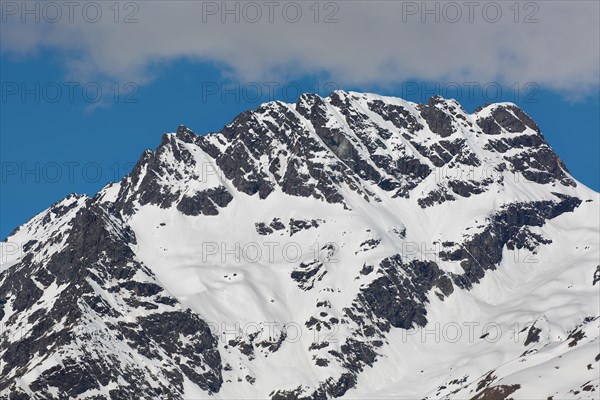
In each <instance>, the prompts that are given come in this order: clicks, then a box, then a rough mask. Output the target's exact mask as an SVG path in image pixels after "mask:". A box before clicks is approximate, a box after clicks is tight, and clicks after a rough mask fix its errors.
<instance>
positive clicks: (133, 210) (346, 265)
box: [0, 91, 600, 399]
mask: <svg viewBox="0 0 600 400" xmlns="http://www.w3.org/2000/svg"><path fill="white" fill-rule="evenodd" d="M599 201H600V199H599V198H598V194H597V193H595V192H594V191H592V190H590V189H588V188H586V187H584V186H583V185H582V184H580V183H578V182H576V181H575V180H574V179H573V178H572V177H571V176H570V174H569V173H568V171H567V169H566V167H565V166H564V165H563V163H562V161H561V160H560V159H559V158H558V157H557V155H556V154H555V153H554V152H553V151H552V149H551V148H550V147H549V146H548V144H547V143H546V141H545V139H544V137H543V135H542V134H541V132H540V130H539V128H538V127H537V125H536V124H535V122H533V121H532V120H531V118H530V117H528V116H527V115H526V114H525V113H524V112H523V111H522V110H520V109H519V108H518V107H516V106H515V105H514V104H509V103H501V104H493V105H488V106H486V107H483V108H481V109H479V110H477V111H476V112H475V113H473V114H468V113H467V112H465V111H464V110H463V109H462V108H461V106H460V105H459V104H458V103H457V102H456V101H454V100H445V99H442V98H440V97H434V98H431V99H430V100H429V102H428V104H415V103H411V102H407V101H404V100H402V99H397V98H390V97H382V96H377V95H373V94H362V93H353V92H350V93H348V92H342V91H336V92H334V93H332V94H331V95H330V96H329V97H327V98H321V97H319V96H316V95H303V96H302V97H301V98H300V99H299V100H298V102H297V103H296V104H284V103H281V102H271V103H267V104H264V105H262V106H261V107H259V108H257V109H256V110H253V111H248V112H245V113H242V114H240V115H239V116H238V117H237V118H236V119H235V120H234V121H232V122H231V123H230V124H228V125H227V126H225V127H224V128H223V130H222V131H220V132H217V133H211V134H208V135H204V136H198V135H196V134H195V133H193V132H192V131H190V130H189V129H188V128H186V127H184V126H181V127H179V129H178V130H177V132H176V133H174V134H167V135H164V136H163V138H162V141H161V144H160V146H159V147H158V148H157V149H156V150H155V151H150V150H147V151H145V152H144V153H143V155H142V156H141V158H140V160H139V161H138V163H137V165H136V166H135V168H134V169H133V171H132V172H131V173H130V174H129V175H128V176H127V177H125V178H124V179H123V180H122V181H120V182H117V183H111V184H109V185H107V186H106V187H105V188H104V189H102V190H101V191H100V192H99V193H98V194H97V195H95V196H94V197H92V198H88V197H85V196H84V197H81V196H75V195H72V196H69V197H67V198H66V199H64V200H63V201H61V202H59V203H57V204H55V205H53V206H52V207H51V208H50V209H48V210H47V211H45V212H43V213H41V214H40V215H38V216H36V217H34V218H33V219H32V220H31V221H30V222H28V223H27V224H25V225H23V226H22V227H20V228H19V229H18V230H16V231H15V232H14V233H13V234H12V235H10V236H9V237H8V238H7V239H6V241H5V242H4V243H3V247H2V249H3V254H2V265H1V267H0V268H1V270H0V273H1V274H0V323H1V324H2V327H3V333H4V334H3V336H2V338H1V339H0V370H1V371H2V374H1V377H0V393H2V394H3V395H6V396H8V395H14V396H18V395H23V396H25V397H27V396H36V397H40V398H50V397H57V396H58V397H60V396H71V397H80V398H91V397H93V396H100V397H101V398H103V397H107V398H123V397H132V396H136V397H143V398H156V397H166V398H189V399H191V398H224V399H229V398H273V399H292V398H315V399H320V398H332V397H342V396H343V397H345V398H386V399H397V398H410V399H413V398H428V399H433V398H457V399H463V398H477V399H485V398H506V397H513V398H527V399H531V398H544V399H546V398H548V397H552V398H554V399H563V398H598V393H599V392H598V391H599V382H600V378H599V371H600V363H599V361H600V342H599V340H600V339H599V336H600V334H599V331H600V326H599V324H600V319H599V316H600V305H599V301H600V294H599V289H600V266H599V258H600V252H599V235H600V227H599V221H600V215H599V211H598V203H599Z"/></svg>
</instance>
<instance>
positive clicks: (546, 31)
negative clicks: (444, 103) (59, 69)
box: [0, 0, 600, 96]
mask: <svg viewBox="0 0 600 400" xmlns="http://www.w3.org/2000/svg"><path fill="white" fill-rule="evenodd" d="M29 3H30V4H31V3H36V2H29ZM246 3H247V2H246ZM486 3H489V2H482V3H478V5H476V6H474V7H475V8H474V9H473V10H474V12H473V14H472V16H473V22H470V21H469V8H468V5H467V4H468V2H466V1H457V2H455V3H452V4H453V5H452V6H447V5H446V4H448V2H445V3H442V2H439V3H436V2H427V7H429V8H433V7H435V4H439V5H438V6H437V7H439V8H438V9H439V10H440V22H439V23H436V22H435V21H434V18H435V16H434V15H432V14H428V15H426V17H427V21H426V22H425V23H423V22H422V21H421V17H422V15H421V13H420V11H421V10H418V11H417V13H416V14H414V15H413V14H411V15H408V13H407V11H413V10H414V7H415V6H416V7H418V8H421V7H422V4H423V3H422V2H420V1H419V2H393V1H375V2H371V1H366V0H365V1H349V2H344V1H338V2H336V3H335V4H337V6H336V7H337V8H338V11H337V13H336V14H335V16H334V18H336V19H337V20H338V22H337V23H322V22H320V23H315V22H314V9H309V7H311V6H313V5H314V3H313V2H297V3H295V4H299V5H300V7H301V9H302V12H303V15H302V18H301V19H300V21H299V22H297V23H290V22H287V21H286V20H285V19H284V16H283V11H282V10H283V7H284V6H285V5H286V4H290V2H279V3H278V4H279V5H278V6H274V7H275V8H274V14H273V16H274V22H273V23H271V22H269V15H268V14H269V13H268V11H269V8H268V7H269V6H268V3H267V2H264V1H257V2H256V3H253V4H258V6H259V7H260V9H261V10H262V13H263V15H262V17H261V18H260V19H259V20H258V22H256V23H249V22H247V21H245V19H246V20H247V19H249V18H253V17H254V15H255V13H254V11H255V10H256V8H252V7H253V6H247V5H246V6H245V5H244V4H245V3H243V2H238V3H236V2H228V3H227V4H228V6H227V7H229V8H233V7H236V6H235V4H239V5H238V6H237V7H239V10H240V23H236V22H235V21H234V16H233V15H226V18H227V21H226V22H225V23H222V22H221V17H222V15H221V12H222V11H223V8H222V7H223V5H222V4H223V3H222V2H220V1H219V2H201V1H197V2H194V1H181V2H179V1H146V2H142V1H140V2H136V3H135V4H137V7H138V8H139V10H138V11H137V12H135V15H134V18H136V19H137V20H138V22H137V23H123V22H122V20H123V18H124V17H125V16H126V15H127V14H129V13H130V12H132V11H135V9H134V8H133V6H131V5H130V6H126V4H127V3H120V7H121V10H120V13H119V20H120V21H119V22H118V23H115V22H114V21H113V19H114V10H111V9H109V8H108V7H109V6H110V5H111V4H113V2H97V3H96V4H99V5H100V6H101V7H102V11H103V15H102V18H100V20H99V21H98V22H96V23H90V22H87V21H85V19H84V18H83V16H82V15H83V12H82V8H83V3H82V5H79V6H78V8H75V10H74V14H73V16H74V17H73V19H74V22H73V23H70V22H69V21H68V16H67V11H68V10H67V9H66V8H65V6H64V5H63V2H62V1H58V2H57V3H56V4H58V5H59V6H60V7H61V8H62V11H63V15H62V17H61V18H60V19H59V21H58V22H56V23H48V22H47V21H46V22H45V21H44V20H48V19H49V18H53V16H54V14H53V13H51V11H53V10H52V9H48V10H46V14H48V13H51V14H48V15H44V10H43V7H44V3H42V2H40V3H39V4H40V5H39V7H40V15H39V17H40V23H36V22H35V21H33V18H34V16H32V15H26V16H25V17H27V22H26V23H22V22H20V18H21V17H22V16H23V15H22V10H17V11H16V13H15V14H14V15H13V12H14V8H11V7H12V6H9V8H6V7H7V6H6V4H16V5H17V7H20V6H21V5H22V3H21V2H2V7H3V10H2V12H3V17H2V18H3V22H2V35H0V37H1V39H0V40H1V47H2V51H3V53H5V54H3V55H6V54H18V55H21V56H22V55H27V54H30V53H32V52H35V51H36V50H38V49H50V50H53V51H55V52H57V54H59V55H60V56H61V57H63V60H64V64H65V67H66V68H67V71H68V72H67V73H68V75H69V76H71V77H74V78H76V79H99V78H100V77H104V78H111V79H119V80H133V81H136V82H138V83H145V82H148V81H149V80H151V79H152V78H153V76H152V72H151V71H152V70H153V66H156V64H157V63H158V64H159V65H160V63H163V62H169V61H172V60H177V59H180V58H189V59H193V60H198V61H209V62H218V63H222V64H223V65H225V66H227V67H228V68H230V69H231V71H233V73H234V74H235V75H236V76H237V79H240V80H246V81H249V80H270V81H272V80H274V79H294V78H298V77H300V76H302V75H303V74H307V73H326V74H328V75H329V76H330V77H331V79H333V80H335V81H336V82H338V83H342V84H352V85H386V84H391V83H399V82H402V81H404V80H407V79H422V80H433V81H457V82H466V81H470V82H471V81H472V82H491V81H499V82H502V83H506V84H508V85H510V84H512V83H513V82H519V83H524V82H536V83H537V84H538V85H540V86H541V87H546V88H550V89H554V90H557V91H560V92H563V93H565V94H567V95H569V96H573V95H576V94H581V93H597V91H598V85H599V84H600V82H599V76H600V59H599V58H600V55H599V51H600V50H599V49H600V21H599V18H600V17H599V15H600V2H597V1H581V2H577V1H539V2H521V3H519V7H518V8H519V15H518V20H519V22H517V23H515V21H514V18H515V9H514V2H496V3H495V4H498V5H500V7H501V10H502V16H501V18H500V20H499V21H498V22H496V23H491V22H488V21H486V18H487V19H488V20H490V19H492V18H493V17H494V16H495V8H494V7H492V6H486ZM454 5H458V6H459V8H460V10H461V12H462V17H461V18H460V19H459V20H458V22H456V23H450V22H448V20H449V19H451V18H454V16H455V11H456V7H454ZM214 6H216V7H217V8H219V9H220V10H218V12H217V14H215V15H212V14H211V15H208V14H207V13H206V11H207V10H212V9H214ZM29 7H30V8H31V7H33V6H29ZM126 7H127V8H126ZM244 7H246V11H247V13H246V14H244V13H243V10H244ZM288 7H291V6H288ZM484 7H488V8H487V9H486V10H487V13H486V14H484V11H483V9H484ZM509 7H513V8H509ZM125 8H126V9H125ZM319 8H320V14H319V19H320V20H322V19H323V18H324V17H325V16H326V15H327V14H329V13H330V12H332V11H334V10H335V8H334V6H332V5H327V3H325V2H321V3H319ZM90 10H91V11H94V10H93V9H88V16H89V15H91V16H94V13H92V12H91V11H90ZM287 10H288V14H287V17H288V18H292V17H294V12H293V11H294V9H293V8H288V9H287ZM203 11H204V13H203ZM444 11H446V13H445V14H444ZM531 13H533V14H534V15H533V16H532V18H534V19H537V22H535V23H524V19H525V18H526V17H527V16H528V15H530V14H531ZM45 17H46V18H45ZM48 17H49V18H48ZM244 17H246V18H244Z"/></svg>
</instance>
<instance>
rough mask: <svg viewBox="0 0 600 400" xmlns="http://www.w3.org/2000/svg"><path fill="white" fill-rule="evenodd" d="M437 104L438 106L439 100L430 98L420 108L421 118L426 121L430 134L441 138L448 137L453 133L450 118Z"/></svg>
mask: <svg viewBox="0 0 600 400" xmlns="http://www.w3.org/2000/svg"><path fill="white" fill-rule="evenodd" d="M438 104H440V101H439V98H437V97H431V98H430V99H429V102H428V104H427V105H422V106H421V107H420V111H421V116H422V117H423V119H425V121H427V125H428V126H429V129H431V131H432V132H434V133H437V134H438V135H440V136H441V137H448V136H450V135H452V134H453V133H454V129H453V127H452V117H451V116H450V115H448V114H447V113H446V112H444V111H443V110H442V109H441V108H440V107H438V106H437V105H438Z"/></svg>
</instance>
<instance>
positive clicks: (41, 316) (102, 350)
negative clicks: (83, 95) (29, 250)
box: [0, 200, 222, 398]
mask: <svg viewBox="0 0 600 400" xmlns="http://www.w3.org/2000/svg"><path fill="white" fill-rule="evenodd" d="M70 225H71V229H70V231H69V232H68V236H67V239H66V244H65V246H64V248H63V249H62V250H60V251H59V252H57V253H54V255H52V257H51V258H50V259H48V260H47V261H43V262H34V261H31V260H29V261H23V262H22V263H21V264H20V265H18V266H16V267H15V268H12V269H10V270H8V271H4V272H2V273H1V274H0V293H2V294H3V299H2V304H3V305H4V304H10V305H11V307H12V309H13V310H19V312H16V313H13V315H12V317H11V318H10V319H9V320H8V321H7V324H6V328H7V330H8V331H10V332H13V333H11V334H10V335H5V336H3V337H2V338H0V356H1V357H2V359H3V361H4V362H5V363H6V364H5V366H4V369H3V370H2V373H1V376H2V378H0V391H1V392H3V393H9V394H10V396H11V398H13V397H18V396H19V395H21V394H22V392H21V391H20V389H19V388H17V386H16V385H15V380H16V379H18V378H20V377H22V376H23V375H24V374H26V373H28V372H30V371H31V369H32V368H35V367H36V365H32V364H31V361H32V360H34V357H36V356H39V355H42V357H43V359H46V358H48V357H50V356H52V355H56V356H58V357H60V358H61V359H62V362H61V363H60V364H57V365H55V366H52V365H50V367H48V368H47V369H45V370H41V373H40V375H39V376H38V377H37V378H36V379H35V380H34V381H33V382H32V384H31V385H30V387H31V389H32V390H34V391H35V392H36V394H37V395H39V396H43V397H46V398H50V397H54V395H51V393H58V396H59V397H65V398H66V397H71V398H73V397H77V396H81V395H83V394H84V393H86V392H87V391H89V390H93V389H101V388H102V387H105V386H108V385H111V384H112V385H117V386H118V389H112V390H111V391H110V395H111V397H112V398H124V397H127V398H132V397H157V396H161V395H165V394H167V395H169V396H171V397H173V398H176V397H180V396H181V394H182V393H183V381H184V377H186V378H187V379H189V380H190V381H192V382H194V383H196V384H197V385H198V386H199V387H201V388H202V389H204V390H205V391H206V392H207V393H209V394H210V393H215V392H218V391H219V389H220V387H221V383H222V378H221V358H220V355H219V353H218V351H217V350H216V345H217V341H216V338H214V337H213V336H212V334H211V332H210V330H209V329H208V326H207V324H206V323H205V322H204V321H203V320H202V319H201V318H200V317H198V316H197V315H195V314H193V313H192V312H191V311H190V310H185V309H183V308H182V307H181V306H180V305H179V302H178V301H177V300H176V299H174V298H173V297H171V296H170V295H169V294H167V293H166V292H165V291H164V289H163V288H162V287H161V286H160V285H159V284H158V283H157V282H156V280H155V278H154V276H153V274H152V273H151V272H150V271H149V270H148V269H147V268H146V267H144V266H143V265H141V264H140V263H139V262H137V261H136V259H135V256H134V254H133V252H132V251H131V249H130V247H129V245H130V244H132V243H135V237H134V235H133V233H132V232H131V231H130V230H129V229H128V228H127V227H126V226H125V225H123V223H122V222H121V221H119V220H118V218H116V217H115V216H114V215H111V214H109V213H108V212H107V211H106V210H105V209H103V208H102V207H101V206H99V205H96V204H94V203H93V201H92V200H89V201H88V203H87V204H86V205H85V207H83V208H82V209H80V211H78V212H77V214H76V216H75V217H74V218H73V219H72V220H71V221H70ZM134 276H138V277H142V276H145V277H146V279H147V281H139V280H133V279H132V278H133V277H134ZM30 277H33V278H30ZM39 277H43V278H42V279H43V280H39V279H40V278H39ZM34 279H35V280H36V282H37V283H34ZM138 279H139V278H138ZM40 284H41V285H43V286H45V287H49V286H50V285H56V286H57V287H61V288H62V289H61V290H60V291H59V292H58V294H56V298H55V300H54V302H52V303H50V304H48V305H47V306H46V308H42V309H39V310H38V311H37V312H33V313H32V312H31V310H32V308H34V303H37V304H44V305H45V304H47V303H46V302H45V301H44V300H42V294H43V291H42V290H40V289H39V288H38V285H40ZM105 299H111V302H114V303H116V304H122V305H121V307H120V308H118V307H117V308H115V307H114V306H113V305H111V304H109V302H107V301H106V300H105ZM165 307H166V308H167V310H166V311H159V310H161V309H163V310H164V308H165ZM134 315H137V316H135V317H134ZM3 317H4V315H3V314H2V316H1V317H0V318H3ZM26 317H27V323H29V324H31V325H32V328H31V330H24V329H23V328H24V326H25V325H24V324H25V320H24V318H26ZM130 321H135V322H130ZM180 338H184V339H183V340H182V339H180ZM115 349H122V350H115ZM119 352H122V356H123V357H122V358H119V356H118V353H119ZM134 354H138V355H139V356H144V357H146V358H147V359H148V360H153V361H151V362H155V363H156V366H155V367H154V368H153V369H151V367H150V365H145V364H143V363H142V364H140V363H137V362H135V361H133V360H132V361H131V362H128V361H125V360H127V359H128V358H129V357H132V355H134ZM183 360H186V361H183ZM118 379H125V381H126V383H124V382H123V381H119V382H118V381H117V380H118Z"/></svg>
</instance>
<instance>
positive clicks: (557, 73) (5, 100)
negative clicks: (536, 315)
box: [0, 1, 600, 238]
mask: <svg viewBox="0 0 600 400" xmlns="http://www.w3.org/2000/svg"><path fill="white" fill-rule="evenodd" d="M129 3H132V2H127V3H120V4H121V6H122V8H123V9H122V10H121V13H120V14H119V16H118V18H119V21H117V22H118V23H117V22H115V21H113V17H114V15H113V14H111V13H110V11H109V10H108V9H107V10H104V11H105V13H104V18H103V19H102V20H100V21H98V22H97V23H96V22H95V23H90V22H89V21H88V20H81V21H78V20H77V16H76V20H75V21H74V23H70V22H69V23H66V22H64V21H58V23H44V21H43V19H44V18H42V21H41V23H40V22H36V21H34V20H32V19H29V20H27V18H29V17H27V18H25V22H23V21H22V19H21V16H20V15H18V12H15V10H4V9H3V10H2V11H3V12H4V14H3V16H2V18H3V19H2V22H1V24H0V28H1V29H2V31H1V33H2V35H0V47H1V48H0V54H1V56H2V57H1V59H0V81H1V83H2V98H1V99H0V158H1V165H2V171H1V172H2V174H1V176H0V179H1V181H0V182H1V190H0V238H4V237H6V236H7V235H8V234H9V233H10V232H11V231H12V229H14V228H15V227H16V226H18V225H20V224H22V223H24V222H26V221H27V220H28V219H29V218H31V217H32V216H33V215H35V214H36V213H38V212H40V211H42V210H44V209H45V208H47V207H48V206H49V205H50V204H51V203H53V202H55V201H58V200H60V199H61V198H63V197H64V196H65V195H67V194H69V193H72V192H76V193H87V194H93V193H95V192H96V191H97V190H98V189H100V188H101V187H102V186H104V185H105V184H106V183H107V182H109V181H112V180H118V179H120V178H121V177H123V176H124V175H125V174H126V173H127V172H128V171H129V170H130V169H131V166H132V165H133V163H135V162H136V161H137V159H138V157H139V156H140V154H141V153H142V151H143V150H144V149H146V148H152V149H153V148H155V147H156V146H157V145H158V143H159V142H160V137H161V134H162V133H165V132H173V131H175V130H176V129H177V127H178V125H179V124H185V125H187V126H188V127H190V128H191V129H193V130H194V131H195V132H197V133H199V134H203V133H207V132H210V131H216V130H219V129H220V128H221V127H223V125H225V124H226V123H228V122H229V121H230V120H231V119H232V118H233V117H235V116H236V115H237V114H238V113H239V112H241V111H243V110H246V109H251V108H255V107H256V106H258V105H259V104H260V103H262V102H264V101H269V100H283V101H287V102H293V101H295V99H296V97H297V95H298V94H299V93H300V92H318V93H320V94H322V95H327V94H328V93H329V92H330V91H331V90H332V89H344V90H356V91H368V92H375V93H380V94H385V95H394V96H399V97H403V98H406V99H408V100H412V101H418V102H424V101H426V100H427V98H428V97H429V96H431V95H433V94H441V95H443V96H445V97H454V98H457V99H458V100H459V102H460V103H461V104H462V105H463V107H464V108H466V109H467V110H468V111H472V110H473V109H474V108H475V107H477V106H480V105H483V104H484V103H486V102H490V101H512V102H515V103H517V104H518V105H519V106H520V107H521V108H522V109H524V110H525V111H526V112H527V113H528V114H529V115H531V116H532V117H533V118H534V120H535V121H536V122H537V123H538V125H540V127H541V128H542V132H543V134H544V135H545V137H546V138H547V140H548V141H549V142H550V144H551V146H552V147H553V148H554V149H555V151H556V152H557V153H558V155H559V156H560V157H561V158H562V159H563V160H564V162H565V163H566V165H567V167H568V168H569V170H570V171H571V173H572V174H573V176H574V177H575V178H576V179H578V180H579V181H581V182H583V183H584V184H585V185H587V186H589V187H591V188H593V189H595V190H597V191H598V190H600V181H599V179H600V178H599V173H598V171H599V167H600V160H599V152H600V142H599V138H600V112H599V109H600V104H599V101H600V100H599V83H600V65H599V64H600V60H599V57H600V55H599V51H600V50H598V49H599V47H600V43H599V41H600V39H599V37H600V27H599V25H600V24H599V22H598V18H599V17H598V15H599V11H600V6H599V4H600V3H598V2H585V1H584V2H578V4H577V6H576V7H575V5H574V4H575V2H561V1H553V2H543V3H539V4H540V5H539V10H538V11H536V14H535V18H536V22H535V23H533V24H526V23H521V22H525V20H524V19H525V18H524V15H526V14H524V12H525V11H527V10H525V9H523V10H521V11H522V13H520V14H519V16H518V19H519V20H518V21H517V20H516V17H515V16H513V15H512V14H511V13H510V10H508V9H506V10H504V14H503V15H504V17H503V19H502V20H501V21H499V22H497V23H489V20H488V18H484V19H481V16H479V15H478V14H476V15H475V21H474V22H470V21H462V20H461V21H458V23H454V22H452V23H450V22H448V21H443V20H442V21H441V23H440V22H436V21H433V20H426V21H425V22H423V21H422V20H421V19H420V17H419V15H413V14H412V13H411V14H410V15H404V14H402V12H403V11H405V10H402V9H401V6H400V4H401V3H402V2H376V3H377V4H378V5H377V6H373V4H375V3H373V2H360V1H353V2H349V3H341V2H336V3H335V4H337V7H338V9H337V11H336V9H326V8H325V7H326V5H327V4H330V3H332V2H326V3H320V4H321V5H322V6H321V7H322V8H323V9H322V10H321V13H320V14H319V20H318V21H314V20H313V19H314V15H313V14H311V12H312V10H309V9H308V8H306V9H305V10H304V14H303V15H304V19H303V20H302V21H299V22H298V23H290V22H289V21H288V19H289V18H288V19H285V18H284V19H283V20H281V18H280V20H277V15H276V16H275V21H274V22H273V23H271V22H270V21H258V23H247V21H246V23H245V22H244V21H243V18H242V21H241V22H235V21H233V23H231V22H232V21H229V20H227V21H225V22H223V21H222V20H221V19H220V18H217V17H219V15H216V16H215V15H212V14H211V15H208V16H207V15H205V14H202V12H203V11H206V10H201V9H198V8H194V7H200V5H199V4H200V3H202V2H180V3H178V4H180V5H182V7H178V8H176V7H170V4H172V3H173V2H170V3H169V2H164V1H152V2H136V3H135V4H136V5H137V7H138V9H137V11H136V9H132V10H129V9H125V5H126V4H129ZM3 4H5V3H3ZM102 4H104V3H102ZM106 4H108V3H106ZM111 4H112V3H111ZM215 4H220V3H215ZM301 4H303V6H304V5H305V4H306V5H308V3H301ZM311 4H312V3H311ZM502 4H504V3H502ZM511 4H512V3H511ZM183 7H188V9H183ZM307 7H308V6H307ZM385 7H388V9H385ZM7 11H9V12H7ZM132 11H135V15H134V16H135V20H136V21H137V22H135V23H132V24H125V23H121V22H124V21H123V20H124V19H125V15H128V14H127V13H130V12H132ZM332 11H336V12H335V21H334V22H335V23H333V24H326V23H324V16H325V15H328V13H331V12H332ZM527 15H528V14H527ZM42 17H43V16H42ZM205 17H207V18H205ZM208 17H210V18H208ZM211 18H212V19H211ZM215 18H217V19H215ZM205 19H206V21H205ZM365 20H372V21H377V23H376V24H373V23H372V21H371V22H370V23H368V24H365V23H364V22H365ZM46 22H47V21H46ZM561 26H562V27H563V28H565V27H568V29H562V28H561V29H559V28H560V27H561ZM557 27H559V28H557ZM469 82H476V83H477V84H478V86H476V87H474V88H473V90H472V93H473V94H474V96H470V93H469V86H468V85H469ZM517 82H518V83H517ZM74 83H77V85H78V86H73V85H74ZM236 83H237V84H238V85H239V87H238V88H237V89H236V86H235V85H236ZM274 85H277V87H278V89H275V90H274V91H273V93H272V94H271V93H270V92H269V87H273V86H274ZM457 85H458V86H457ZM457 87H459V88H460V91H458V90H457V89H456V88H457ZM82 88H85V90H82ZM98 88H99V89H100V97H99V98H98V99H95V97H96V93H97V90H98ZM227 88H229V89H233V92H234V93H236V94H233V93H229V94H227V93H226V94H223V89H227ZM256 88H260V90H261V94H262V95H260V96H256V94H257V92H256ZM484 89H485V90H484ZM71 90H72V92H71ZM215 90H216V93H215ZM517 91H518V93H519V97H515V96H516V92H517ZM236 96H238V97H236ZM71 97H72V98H71Z"/></svg>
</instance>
